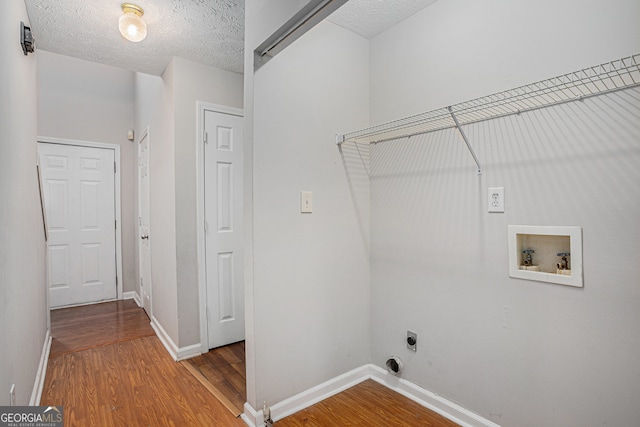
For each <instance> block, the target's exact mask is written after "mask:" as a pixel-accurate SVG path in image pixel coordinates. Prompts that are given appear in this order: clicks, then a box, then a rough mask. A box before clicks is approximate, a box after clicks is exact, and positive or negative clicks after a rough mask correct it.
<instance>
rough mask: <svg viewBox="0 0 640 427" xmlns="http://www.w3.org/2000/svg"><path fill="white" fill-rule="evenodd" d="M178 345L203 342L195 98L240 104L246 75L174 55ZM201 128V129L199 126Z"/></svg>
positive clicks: (236, 105) (219, 102)
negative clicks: (199, 281)
mask: <svg viewBox="0 0 640 427" xmlns="http://www.w3.org/2000/svg"><path fill="white" fill-rule="evenodd" d="M172 63H173V66H174V73H175V74H174V89H173V90H174V106H173V107H174V111H173V120H174V122H175V135H174V141H175V173H176V177H175V179H176V181H175V190H176V194H175V203H176V204H175V210H176V218H175V219H176V225H175V227H176V250H175V254H176V258H177V281H178V282H177V284H178V292H177V295H178V314H179V342H177V344H179V346H181V347H185V346H189V345H193V344H198V343H199V342H200V332H199V331H200V327H199V326H200V317H199V314H198V313H199V309H198V307H199V304H198V301H199V296H198V263H197V261H198V258H197V246H198V245H197V243H198V240H197V234H196V232H197V228H196V225H197V224H196V212H197V194H196V188H197V186H196V173H197V167H196V165H197V163H196V141H197V140H198V136H197V132H196V131H197V129H196V117H197V109H196V102H197V101H203V102H209V103H213V104H218V105H223V106H227V107H235V108H242V102H243V91H242V90H243V89H242V84H243V77H242V74H238V73H233V72H230V71H225V70H221V69H219V68H214V67H209V66H206V65H202V64H198V63H195V62H192V61H188V60H186V59H182V58H177V57H176V58H173V60H172ZM200 131H202V130H200Z"/></svg>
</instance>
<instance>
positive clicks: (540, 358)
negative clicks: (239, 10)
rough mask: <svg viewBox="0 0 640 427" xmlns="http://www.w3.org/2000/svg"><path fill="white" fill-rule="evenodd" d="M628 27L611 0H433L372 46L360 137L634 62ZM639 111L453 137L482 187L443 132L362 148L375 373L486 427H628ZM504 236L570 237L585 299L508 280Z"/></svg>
mask: <svg viewBox="0 0 640 427" xmlns="http://www.w3.org/2000/svg"><path fill="white" fill-rule="evenodd" d="M638 16H640V5H639V4H638V3H637V2H634V1H624V0H618V1H615V2H613V3H611V2H608V3H606V4H604V3H601V2H595V1H588V2H579V1H574V0H563V1H553V2H552V1H544V2H542V3H541V2H517V4H516V3H514V2H508V1H487V2H473V1H465V0H448V1H440V2H437V3H435V4H434V5H432V6H430V7H428V8H426V9H424V10H423V11H422V12H420V13H418V14H416V15H415V16H413V17H411V18H409V19H407V20H406V21H404V22H403V23H401V24H399V25H398V26H396V27H394V28H392V29H391V30H389V31H387V32H385V33H383V34H381V35H380V36H378V37H377V38H375V39H374V40H373V41H372V43H371V76H372V77H371V99H372V104H371V105H372V107H371V108H372V117H374V118H375V119H374V120H375V121H374V122H373V123H372V124H375V123H376V122H377V121H384V120H391V119H395V118H398V117H400V116H403V115H409V114H415V113H419V112H423V111H427V110H429V109H432V108H437V107H442V106H446V105H451V104H454V103H456V102H460V101H464V100H468V99H471V98H474V97H477V96H482V95H488V94H490V93H492V92H495V91H499V90H505V89H509V88H511V87H514V86H517V85H520V84H525V83H531V82H534V81H537V80H541V79H544V78H547V77H552V76H554V75H558V74H562V73H566V72H569V71H574V70H576V69H579V68H582V67H587V66H590V65H594V64H597V63H599V62H603V61H606V60H609V59H615V58H618V57H622V56H626V55H629V54H633V53H638V52H640V33H639V30H638V25H637V17H638ZM595 28H598V31H594V29H595ZM639 100H640V92H639V91H638V89H637V88H636V89H632V90H627V91H625V92H617V93H614V94H611V95H607V96H600V97H596V98H591V99H587V100H585V101H584V102H574V103H568V104H565V105H561V106H557V107H553V108H547V109H543V110H538V111H535V112H531V113H525V114H521V115H518V116H510V117H506V118H503V119H499V120H492V121H488V122H483V123H479V124H475V125H471V126H465V132H466V133H467V135H468V137H469V140H470V141H471V144H472V146H473V147H474V149H475V150H476V153H477V155H478V157H479V159H480V161H481V162H482V164H483V168H484V173H483V175H481V176H478V175H476V174H475V168H474V163H473V160H472V159H471V157H470V155H469V153H468V151H467V150H466V147H465V145H464V143H463V141H462V140H461V138H460V137H459V135H458V134H457V131H455V130H445V131H441V132H437V133H432V134H428V135H423V136H418V137H413V138H411V139H409V140H402V141H397V142H387V143H381V144H377V145H375V146H373V147H372V150H371V198H372V254H371V265H372V268H371V274H372V285H371V286H372V289H371V292H372V326H371V328H372V358H373V362H374V363H375V364H376V365H378V366H381V367H384V361H385V359H386V358H387V357H388V356H389V355H391V354H394V355H398V356H400V357H401V358H402V359H403V361H404V362H405V375H404V377H405V378H406V379H408V380H409V381H412V382H414V383H416V384H418V385H421V386H423V387H425V388H426V389H428V390H430V391H432V392H434V393H437V394H439V395H441V396H443V397H445V398H447V399H449V400H451V401H454V402H456V403H458V404H460V405H461V406H463V407H465V408H467V409H469V410H471V411H474V412H476V413H478V414H480V415H482V416H483V417H485V418H487V419H489V420H491V421H494V422H496V423H498V424H500V425H505V426H507V425H517V426H525V427H526V426H531V427H533V426H541V425H544V426H569V425H571V426H574V425H635V424H637V422H638V420H639V419H640V409H639V408H638V405H637V402H636V401H635V400H634V398H633V397H632V396H639V395H640V382H639V381H638V378H640V363H639V362H640V359H639V356H638V355H639V354H640V335H639V334H638V325H640V311H638V307H639V306H640V291H639V288H638V283H640V272H639V270H638V268H637V262H636V261H635V256H636V254H637V253H638V251H639V250H640V226H639V224H638V220H637V218H639V217H640V197H639V196H638V194H639V193H638V190H637V182H640V172H639V169H638V165H639V164H640V143H639V142H638V141H640V101H639ZM502 186H504V187H505V205H506V211H505V213H504V214H495V213H493V214H489V213H488V212H487V189H488V187H502ZM509 224H523V225H576V226H581V227H582V228H583V255H584V258H583V261H584V288H572V287H568V286H560V285H551V284H546V283H541V282H533V281H527V280H519V279H511V278H509V276H508V254H507V225H509ZM408 329H410V330H413V331H415V332H417V333H418V351H417V353H413V352H411V351H409V350H407V349H406V348H405V345H404V341H403V338H404V337H405V336H406V335H405V334H406V331H407V330H408Z"/></svg>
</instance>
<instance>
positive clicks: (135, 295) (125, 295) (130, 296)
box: [122, 291, 142, 307]
mask: <svg viewBox="0 0 640 427" xmlns="http://www.w3.org/2000/svg"><path fill="white" fill-rule="evenodd" d="M122 299H132V300H134V301H135V302H136V304H138V307H142V300H140V295H138V293H137V292H136V291H128V292H125V293H123V294H122Z"/></svg>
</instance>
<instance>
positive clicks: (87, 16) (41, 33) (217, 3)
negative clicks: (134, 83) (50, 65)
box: [2, 0, 244, 75]
mask: <svg viewBox="0 0 640 427" xmlns="http://www.w3.org/2000/svg"><path fill="white" fill-rule="evenodd" d="M2 1H4V0H2ZM121 3H122V1H121V0H25V4H26V5H27V11H28V13H29V20H30V21H31V30H32V32H33V36H34V38H35V41H36V49H38V48H39V49H42V50H46V51H49V52H54V53H59V54H62V55H66V56H72V57H76V58H81V59H86V60H89V61H93V62H100V63H104V64H108V65H113V66H116V67H120V68H125V69H129V70H134V71H140V72H144V73H148V74H155V75H160V74H162V72H163V71H164V69H165V68H166V66H167V64H168V63H169V61H170V60H171V57H172V56H179V57H181V58H184V59H189V60H192V61H196V62H199V63H202V64H205V65H211V66H214V67H218V68H222V69H225V70H229V71H235V72H239V73H241V72H243V61H244V53H243V52H244V0H134V1H132V3H135V4H137V5H139V6H141V7H142V8H143V9H144V17H143V18H144V20H145V22H146V23H147V30H148V34H147V38H146V39H144V40H143V41H141V42H139V43H132V42H129V41H127V40H125V39H124V38H123V37H122V36H121V35H120V33H119V32H118V18H119V17H120V16H121V15H122V11H121V9H120V4H121Z"/></svg>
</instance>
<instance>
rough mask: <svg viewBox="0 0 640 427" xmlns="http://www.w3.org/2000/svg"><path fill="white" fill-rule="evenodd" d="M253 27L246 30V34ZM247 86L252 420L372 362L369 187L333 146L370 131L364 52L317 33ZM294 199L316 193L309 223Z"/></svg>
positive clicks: (330, 32)
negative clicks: (349, 132) (338, 136)
mask: <svg viewBox="0 0 640 427" xmlns="http://www.w3.org/2000/svg"><path fill="white" fill-rule="evenodd" d="M252 25H253V21H252V20H250V19H248V21H247V31H248V32H249V31H252V30H253V29H254V28H252V27H251V26H252ZM255 25H256V27H257V26H259V25H260V24H258V23H256V24H255ZM267 35H268V34H267ZM261 41H262V40H259V41H258V44H259V43H260V42H261ZM254 47H255V46H253V47H252V46H251V45H249V46H248V47H247V50H248V51H250V52H252V51H253V49H254ZM247 72H250V70H247ZM250 84H251V85H252V86H253V97H254V98H253V111H252V113H253V115H252V120H253V121H252V123H251V122H250V123H249V124H248V125H249V126H251V124H253V128H252V131H250V132H251V134H252V135H253V139H252V144H253V145H252V157H253V168H252V173H253V179H252V182H253V242H252V243H253V270H252V273H253V281H252V283H251V284H250V286H251V289H249V290H248V291H247V293H250V294H252V297H253V310H252V312H251V313H250V315H252V316H253V319H252V322H253V323H252V326H253V328H254V330H253V332H254V333H253V342H249V341H248V345H249V346H251V345H252V347H253V349H254V351H255V353H254V363H255V397H252V396H249V397H248V402H249V404H251V405H252V406H253V407H254V408H256V409H258V408H261V407H262V402H263V401H266V402H267V404H273V403H276V402H280V401H282V400H284V399H285V398H288V397H291V396H293V395H294V394H296V393H299V392H301V391H304V390H307V389H309V388H311V387H313V386H316V385H317V384H320V383H322V382H324V381H327V380H329V379H332V378H334V377H336V376H338V375H340V374H343V373H345V372H347V371H349V370H351V369H354V368H356V367H360V366H362V365H364V364H366V363H368V361H369V351H370V349H369V344H370V342H369V331H370V329H369V323H370V318H369V233H368V228H369V227H368V224H369V219H368V208H369V206H368V179H367V178H366V172H365V171H364V169H363V167H362V164H361V163H360V162H355V157H352V154H354V153H346V154H343V153H341V152H340V150H339V148H338V147H337V146H336V144H335V133H336V132H338V131H340V130H342V129H350V128H354V127H355V128H358V127H362V126H366V125H367V124H368V104H369V82H368V42H367V40H365V39H363V38H361V37H359V36H356V35H355V34H353V33H350V32H348V31H346V30H344V29H342V28H340V27H338V26H336V25H334V24H331V23H329V22H323V23H321V24H319V25H318V26H316V27H315V28H313V29H312V30H310V31H309V32H308V33H306V34H305V35H304V36H302V37H301V38H300V39H298V40H297V41H296V42H294V43H293V44H292V45H290V46H289V47H288V48H287V49H286V50H284V51H283V52H281V53H279V54H278V55H277V56H276V57H275V58H273V59H271V60H270V61H269V62H267V63H266V64H265V65H263V66H262V67H261V68H260V69H258V70H257V71H256V72H255V74H254V75H253V80H252V82H250ZM351 162H353V163H351ZM345 163H348V165H349V167H351V168H357V169H356V170H357V172H358V174H359V175H358V176H357V178H354V176H353V175H350V174H349V170H350V171H351V172H353V171H354V169H348V168H347V167H346V166H345ZM362 181H364V183H363V182H362ZM302 190H308V191H312V192H313V213H311V214H301V213H300V191H302ZM362 192H364V193H365V196H364V197H361V196H362V194H361V193H362ZM248 353H249V352H248ZM248 363H249V360H248ZM247 372H249V369H248V370H247Z"/></svg>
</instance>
